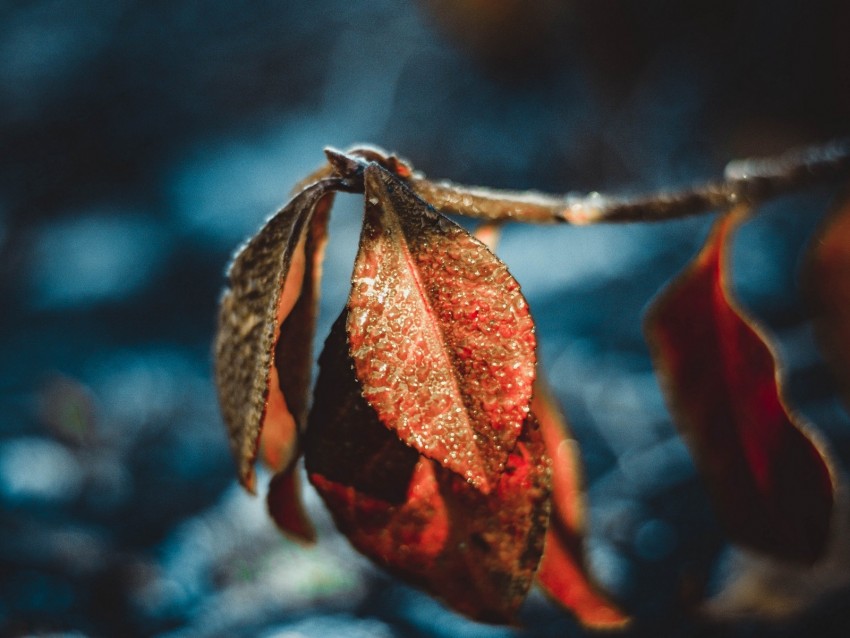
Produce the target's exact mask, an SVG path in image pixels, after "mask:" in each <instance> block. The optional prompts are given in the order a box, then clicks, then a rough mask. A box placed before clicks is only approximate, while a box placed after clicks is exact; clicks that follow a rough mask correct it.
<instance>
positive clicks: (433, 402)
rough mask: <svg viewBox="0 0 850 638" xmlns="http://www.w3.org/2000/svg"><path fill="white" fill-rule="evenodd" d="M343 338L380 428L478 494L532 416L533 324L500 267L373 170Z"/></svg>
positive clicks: (487, 253) (491, 482)
mask: <svg viewBox="0 0 850 638" xmlns="http://www.w3.org/2000/svg"><path fill="white" fill-rule="evenodd" d="M364 182H365V196H366V215H365V221H364V227H363V233H362V235H361V239H360V251H359V253H358V256H357V260H356V262H355V267H354V274H353V276H352V290H351V296H350V297H349V302H348V307H349V315H348V327H347V329H348V334H349V343H350V352H351V355H352V358H353V360H354V365H355V371H356V374H357V377H358V379H359V380H360V382H361V383H362V387H363V395H364V396H365V397H366V399H367V400H368V402H369V403H370V404H371V405H372V407H373V408H374V409H375V411H376V412H377V414H378V417H379V419H380V421H381V422H382V423H383V424H384V425H385V426H386V427H388V428H391V429H393V430H395V431H396V432H397V433H398V436H399V437H400V438H401V439H402V440H403V441H405V442H406V443H408V444H409V445H411V446H412V447H414V448H416V449H417V450H418V451H419V452H421V453H422V454H424V455H425V456H427V457H428V458H430V459H433V460H435V461H437V463H439V464H440V465H442V466H443V467H446V468H448V469H450V470H452V471H453V472H456V473H458V474H459V475H461V476H463V477H465V478H466V479H467V480H469V481H470V482H471V483H472V484H473V485H475V486H476V487H478V488H479V489H481V490H482V491H484V492H487V491H489V490H490V489H492V488H493V486H494V485H495V484H496V483H498V482H499V480H500V479H499V477H500V475H501V473H502V471H503V470H504V467H505V463H506V461H507V459H508V454H509V453H510V451H511V450H512V449H513V448H514V444H515V443H516V440H517V437H518V436H519V435H520V432H521V431H522V428H523V423H524V422H525V420H526V418H527V416H528V414H529V402H530V400H531V387H532V383H533V380H534V372H535V346H536V343H535V338H534V324H533V322H532V320H531V316H530V315H529V312H528V305H527V303H526V301H525V299H524V298H523V296H522V293H521V292H520V290H519V285H518V284H517V282H516V280H514V278H513V277H512V276H511V275H510V273H509V272H508V270H507V268H506V267H505V265H504V264H503V263H502V262H501V261H499V259H498V258H496V257H495V256H494V255H493V254H492V253H491V252H490V251H488V250H487V249H486V248H485V247H484V246H483V245H482V244H481V243H480V242H478V241H477V240H475V239H474V238H473V237H472V236H470V235H469V233H467V232H466V231H465V230H463V229H462V228H461V227H460V226H458V225H457V224H454V223H453V222H451V221H449V220H448V219H447V218H445V217H443V216H442V215H440V214H439V213H437V212H436V211H434V209H433V208H431V207H430V206H428V205H427V204H425V203H424V202H423V201H422V200H421V199H419V198H418V197H417V196H415V195H414V194H413V193H412V192H411V191H410V190H409V188H408V187H407V186H406V185H405V184H404V183H403V182H401V181H400V180H399V179H398V178H397V177H395V176H394V175H392V174H391V173H389V172H388V171H386V170H384V169H383V168H381V167H380V166H378V165H377V164H375V163H372V164H370V165H368V166H367V167H366V169H365V172H364Z"/></svg>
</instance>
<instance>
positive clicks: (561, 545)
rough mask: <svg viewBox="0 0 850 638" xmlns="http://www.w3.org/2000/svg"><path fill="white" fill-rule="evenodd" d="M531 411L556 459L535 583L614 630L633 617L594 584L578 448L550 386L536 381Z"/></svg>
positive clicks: (587, 622)
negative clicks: (587, 556)
mask: <svg viewBox="0 0 850 638" xmlns="http://www.w3.org/2000/svg"><path fill="white" fill-rule="evenodd" d="M534 385H535V387H534V399H533V401H532V403H531V409H532V412H533V413H534V414H535V416H536V417H537V420H538V421H539V422H540V432H541V434H542V435H543V442H544V444H545V446H546V451H547V453H548V454H549V457H550V458H551V459H552V518H551V521H550V523H549V529H548V531H547V532H546V544H545V547H544V551H543V558H542V559H541V561H540V568H539V570H538V572H537V580H538V582H539V583H540V585H541V586H542V587H543V589H544V590H545V591H546V592H547V593H548V594H549V595H550V596H551V597H552V598H553V599H554V600H555V601H557V602H558V603H559V604H561V605H563V606H564V607H566V608H567V609H568V610H570V611H571V612H572V613H573V614H575V616H576V618H577V619H578V620H579V622H581V624H582V625H584V626H586V627H591V628H594V629H616V628H620V627H624V626H625V625H627V624H628V623H629V617H628V616H627V615H626V614H625V613H623V612H622V611H621V610H619V609H618V608H617V606H616V605H615V604H614V603H613V602H611V601H610V600H608V599H607V598H606V597H605V595H604V594H603V593H602V592H600V591H599V590H598V588H597V587H596V586H595V585H594V584H593V582H592V581H591V578H590V575H589V570H588V566H587V561H586V559H585V554H584V537H585V497H584V485H583V480H582V470H581V461H580V459H579V453H578V445H577V443H576V441H575V440H574V439H573V438H572V436H571V434H570V432H569V429H568V427H567V424H566V421H565V420H564V418H563V415H562V414H561V411H560V410H559V409H558V407H557V406H556V405H555V401H554V399H553V398H552V396H551V395H550V393H549V389H548V388H547V387H546V384H545V383H544V382H543V381H542V380H541V379H539V378H538V380H537V382H535V384H534Z"/></svg>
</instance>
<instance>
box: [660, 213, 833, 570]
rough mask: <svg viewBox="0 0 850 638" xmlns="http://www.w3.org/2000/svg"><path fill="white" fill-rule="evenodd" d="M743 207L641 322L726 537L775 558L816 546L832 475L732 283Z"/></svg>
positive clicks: (812, 553) (824, 525) (802, 554)
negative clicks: (788, 401) (735, 238)
mask: <svg viewBox="0 0 850 638" xmlns="http://www.w3.org/2000/svg"><path fill="white" fill-rule="evenodd" d="M746 215H747V211H746V210H744V209H736V210H733V211H732V212H730V213H728V214H726V215H724V216H723V217H721V218H720V219H719V220H718V221H717V223H716V225H715V226H714V228H713V230H712V232H711V234H710V236H709V238H708V240H707V241H706V244H705V246H704V247H703V249H702V251H701V252H700V253H699V254H698V255H697V257H696V258H695V259H694V260H693V262H692V263H691V264H690V265H689V266H688V268H687V269H686V270H685V271H684V272H683V273H682V274H681V275H680V276H679V277H678V278H677V279H676V280H675V281H673V282H672V283H671V284H670V285H669V286H668V287H667V288H666V289H665V290H664V291H663V292H662V294H661V295H660V297H659V298H658V300H657V301H656V302H655V303H654V305H653V307H652V308H651V309H650V311H649V314H648V316H647V321H646V325H645V330H646V335H647V339H648V341H649V343H650V346H651V349H652V354H653V359H654V362H655V366H656V368H657V370H658V372H659V374H660V377H661V380H662V384H663V386H664V389H665V391H666V395H667V399H668V402H669V404H670V406H671V409H672V411H673V414H674V416H675V420H676V424H677V425H678V427H679V428H680V429H681V430H682V432H683V434H684V436H685V439H686V441H687V443H688V444H689V445H690V448H691V450H692V452H693V454H694V456H695V459H696V463H697V466H698V468H699V470H700V472H701V474H702V477H703V478H704V480H705V482H706V485H707V488H708V490H709V493H710V495H711V497H712V499H713V503H714V507H715V510H716V511H717V514H718V516H719V518H720V520H721V522H722V523H723V525H724V526H725V528H726V531H727V533H728V534H729V536H730V539H731V540H732V541H733V542H736V543H739V544H740V545H742V546H745V547H749V548H751V549H754V550H756V551H759V552H763V553H765V554H769V555H772V556H774V557H776V558H779V559H784V560H789V561H798V562H803V563H813V562H814V561H816V560H817V559H818V558H819V557H820V556H821V555H822V553H823V552H824V550H825V547H826V543H827V540H828V534H829V529H830V520H831V517H832V511H833V502H834V485H833V480H834V477H833V475H832V472H831V469H830V465H829V463H828V460H827V457H826V455H825V451H824V448H823V446H822V444H821V443H820V442H819V441H818V440H817V438H816V436H815V435H814V433H813V432H812V431H811V428H810V426H808V425H807V424H805V423H804V422H803V421H802V419H801V417H799V416H798V415H795V414H794V413H792V412H791V411H790V410H789V409H788V408H787V406H786V404H785V401H784V398H783V396H782V388H781V386H780V384H779V380H778V370H777V364H776V361H775V357H774V354H773V351H772V349H771V347H770V345H769V341H768V340H767V338H766V337H765V335H764V334H763V332H762V331H761V329H760V328H759V327H757V326H756V324H755V323H754V322H753V321H752V320H751V319H750V318H749V317H747V315H746V313H745V312H744V311H743V309H741V308H740V307H739V305H738V303H737V302H736V300H735V299H734V296H733V294H732V291H731V274H730V273H731V268H730V255H729V252H730V246H731V238H732V236H733V234H734V231H735V229H736V228H737V226H738V225H739V224H740V223H741V221H742V220H743V219H744V218H745V217H746Z"/></svg>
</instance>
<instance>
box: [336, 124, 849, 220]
mask: <svg viewBox="0 0 850 638" xmlns="http://www.w3.org/2000/svg"><path fill="white" fill-rule="evenodd" d="M325 153H326V154H327V156H328V160H329V162H330V165H331V166H332V167H333V169H334V170H335V172H336V173H337V174H338V175H339V176H341V177H343V178H344V179H346V180H347V183H348V184H351V190H357V188H358V181H360V182H362V171H363V168H364V167H365V166H366V164H367V163H368V162H369V161H378V162H380V163H382V164H383V165H384V166H385V167H386V168H388V169H390V170H394V172H399V175H400V176H402V177H404V178H406V179H407V180H408V184H409V185H410V186H411V188H413V190H414V191H415V192H416V193H417V194H418V195H419V196H420V197H422V199H424V200H425V201H426V202H428V203H429V204H431V205H432V206H434V207H435V208H437V209H438V210H440V211H442V212H444V213H451V214H457V215H463V216H465V217H475V218H479V219H485V220H488V221H517V222H527V223H568V224H575V225H585V224H599V223H616V222H635V221H644V222H653V221H663V220H666V219H676V218H680V217H688V216H692V215H700V214H703V213H707V212H711V211H716V210H720V209H725V208H729V207H731V206H734V205H737V204H746V205H750V206H755V205H757V204H760V203H762V202H764V201H766V200H768V199H770V198H772V197H776V196H777V195H780V194H782V193H787V192H793V191H798V190H801V189H803V188H806V187H809V186H812V185H814V184H817V183H821V182H826V181H829V180H834V179H837V178H841V177H847V176H850V139H844V140H837V141H833V142H830V143H828V144H824V145H821V146H812V147H808V148H804V149H798V150H794V151H789V152H787V153H784V154H782V155H779V156H776V157H770V158H758V159H746V160H738V161H734V162H730V163H729V164H728V165H727V167H726V171H725V177H724V179H723V180H720V181H716V182H709V183H707V184H703V185H699V186H695V187H692V188H685V189H682V190H676V191H667V192H660V193H655V194H652V195H644V196H638V197H617V196H610V195H604V194H601V193H596V192H594V193H589V194H586V195H578V194H567V195H563V196H552V195H545V194H543V193H538V192H533V191H528V192H524V193H521V192H515V191H502V190H494V189H488V188H479V187H470V186H463V185H460V184H454V183H452V182H448V181H440V182H432V181H429V180H428V179H426V178H425V177H424V176H423V175H422V174H421V173H416V172H411V170H410V167H409V166H408V165H407V164H405V163H404V162H402V161H401V160H399V159H398V158H396V157H395V156H392V155H383V154H382V153H381V151H379V150H376V149H373V148H369V149H365V150H362V149H353V150H351V151H349V152H347V153H341V152H339V151H335V150H333V149H327V150H326V151H325ZM402 173H404V174H403V175H402ZM360 187H361V188H362V186H360Z"/></svg>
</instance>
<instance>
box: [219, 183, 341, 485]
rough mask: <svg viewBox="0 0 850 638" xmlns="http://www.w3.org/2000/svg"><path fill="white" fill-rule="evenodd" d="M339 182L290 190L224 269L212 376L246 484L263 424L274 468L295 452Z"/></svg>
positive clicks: (252, 481)
mask: <svg viewBox="0 0 850 638" xmlns="http://www.w3.org/2000/svg"><path fill="white" fill-rule="evenodd" d="M339 185H340V182H339V180H336V179H323V180H321V181H319V182H316V183H315V184H312V185H310V186H308V187H306V188H304V189H303V190H302V191H301V192H299V193H298V194H296V195H295V196H294V197H293V198H292V199H291V200H290V202H289V203H288V204H287V205H286V206H285V207H284V208H283V209H282V210H280V211H279V212H278V213H276V214H275V215H274V216H273V217H272V218H271V219H270V220H269V221H268V222H267V223H266V224H265V225H264V226H263V227H262V229H260V231H259V232H258V233H257V234H256V235H255V236H254V237H252V238H251V239H250V240H249V241H248V243H247V244H245V245H244V246H243V247H242V248H241V249H240V250H239V252H238V253H237V254H236V256H235V257H234V259H233V263H232V264H231V265H230V268H229V270H228V284H229V286H228V288H227V289H226V290H225V292H224V294H223V295H222V299H221V307H220V312H219V321H218V332H217V334H216V339H215V378H216V385H217V387H218V395H219V402H220V404H221V410H222V414H223V416H224V421H225V423H226V424H227V428H228V433H229V435H230V444H231V448H232V450H233V453H234V456H235V457H236V463H237V467H238V473H239V479H240V481H241V482H242V484H243V485H244V486H245V487H246V488H248V489H249V490H251V491H254V489H255V481H256V478H255V474H254V467H253V465H254V461H255V459H256V456H257V450H258V446H259V442H260V435H261V432H263V431H264V430H266V431H267V435H266V437H267V443H268V445H267V447H268V449H269V453H268V455H267V460H268V461H270V463H271V464H272V465H273V466H274V467H275V469H282V468H285V467H286V466H287V464H288V463H290V462H291V461H292V460H293V459H294V457H295V456H296V454H295V448H296V438H297V437H296V435H297V428H298V426H297V423H296V420H299V419H303V418H304V412H305V408H306V394H307V392H308V385H309V374H310V367H311V361H310V341H311V338H312V334H313V323H314V316H315V310H314V307H315V298H316V292H315V291H316V281H317V275H318V272H317V269H318V259H319V257H320V256H321V252H322V247H323V245H324V223H325V220H326V217H327V211H328V209H329V208H330V205H331V199H332V192H333V191H334V190H336V189H338V188H339ZM311 227H312V232H308V229H309V228H311ZM308 235H309V238H308ZM282 324H283V328H281V325H282ZM284 352H285V355H286V365H285V366H281V367H280V368H279V369H278V368H277V367H276V366H275V365H274V362H275V360H276V359H278V360H279V359H280V358H281V355H282V354H283V353H284ZM284 397H285V398H284Z"/></svg>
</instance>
